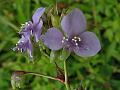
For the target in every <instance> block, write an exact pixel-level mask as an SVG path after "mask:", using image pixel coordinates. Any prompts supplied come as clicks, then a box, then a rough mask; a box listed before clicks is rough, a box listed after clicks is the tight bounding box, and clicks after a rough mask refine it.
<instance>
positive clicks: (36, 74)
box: [27, 72, 63, 83]
mask: <svg viewBox="0 0 120 90" xmlns="http://www.w3.org/2000/svg"><path fill="white" fill-rule="evenodd" d="M27 74H31V75H35V76H39V77H43V78H48V79H52V80H56V81H60V82H61V83H63V81H61V80H60V79H58V78H54V77H51V76H47V75H43V74H39V73H34V72H27Z"/></svg>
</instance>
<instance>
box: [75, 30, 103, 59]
mask: <svg viewBox="0 0 120 90" xmlns="http://www.w3.org/2000/svg"><path fill="white" fill-rule="evenodd" d="M80 38H81V42H80V43H79V46H78V47H76V48H74V52H75V53H76V54H77V55H79V56H82V57H89V56H94V55H95V54H97V53H98V51H100V49H101V45H100V42H99V39H98V38H97V36H96V35H95V34H94V33H92V32H88V31H87V32H84V33H82V34H81V35H80Z"/></svg>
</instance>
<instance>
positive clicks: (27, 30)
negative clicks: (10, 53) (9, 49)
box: [13, 7, 45, 58]
mask: <svg viewBox="0 0 120 90" xmlns="http://www.w3.org/2000/svg"><path fill="white" fill-rule="evenodd" d="M44 11H45V8H43V7H41V8H38V9H37V10H36V12H35V13H34V15H33V16H32V20H33V22H32V21H28V22H26V23H25V24H22V27H21V29H22V30H21V32H20V34H21V35H22V37H21V39H20V40H19V41H18V43H17V44H16V47H15V48H13V50H17V51H19V50H20V51H21V52H25V51H27V52H28V54H29V56H30V58H32V57H33V56H32V51H33V46H32V43H31V40H30V38H31V34H32V35H33V36H34V38H35V41H36V42H38V41H39V39H40V35H41V31H42V29H41V28H42V25H43V22H42V20H41V19H40V17H41V16H42V14H43V13H44Z"/></svg>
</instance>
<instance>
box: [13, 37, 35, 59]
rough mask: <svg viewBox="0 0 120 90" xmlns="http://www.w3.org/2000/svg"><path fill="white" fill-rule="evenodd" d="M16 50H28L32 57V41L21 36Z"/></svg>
mask: <svg viewBox="0 0 120 90" xmlns="http://www.w3.org/2000/svg"><path fill="white" fill-rule="evenodd" d="M15 49H16V50H20V51H21V52H26V51H27V52H28V54H29V56H30V57H31V58H32V57H33V56H32V49H33V48H32V43H31V41H30V39H29V38H27V37H25V36H22V38H21V39H20V40H19V41H18V43H17V46H16V47H15Z"/></svg>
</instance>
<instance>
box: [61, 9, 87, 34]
mask: <svg viewBox="0 0 120 90" xmlns="http://www.w3.org/2000/svg"><path fill="white" fill-rule="evenodd" d="M61 26H62V29H63V30H64V31H65V33H66V34H67V35H68V36H71V35H72V36H73V35H79V34H80V33H81V32H83V31H85V29H86V19H85V16H84V15H83V13H82V11H80V10H79V9H74V10H73V11H72V12H71V13H69V14H68V15H66V16H64V17H63V19H62V21H61Z"/></svg>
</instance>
